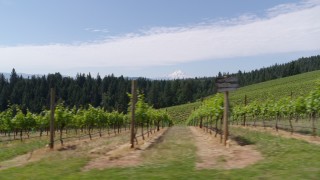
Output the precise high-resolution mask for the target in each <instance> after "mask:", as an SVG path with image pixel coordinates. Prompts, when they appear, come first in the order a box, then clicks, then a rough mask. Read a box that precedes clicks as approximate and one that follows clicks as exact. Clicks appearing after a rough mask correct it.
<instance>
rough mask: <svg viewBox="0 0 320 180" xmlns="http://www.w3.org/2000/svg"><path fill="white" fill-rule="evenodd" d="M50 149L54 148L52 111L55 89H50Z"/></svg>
mask: <svg viewBox="0 0 320 180" xmlns="http://www.w3.org/2000/svg"><path fill="white" fill-rule="evenodd" d="M50 97H51V98H50V149H53V148H54V109H55V102H54V101H55V89H54V88H51V89H50Z"/></svg>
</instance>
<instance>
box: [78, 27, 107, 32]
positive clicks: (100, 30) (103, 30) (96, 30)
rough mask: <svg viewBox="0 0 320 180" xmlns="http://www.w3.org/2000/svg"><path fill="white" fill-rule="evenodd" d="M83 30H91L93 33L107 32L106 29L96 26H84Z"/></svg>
mask: <svg viewBox="0 0 320 180" xmlns="http://www.w3.org/2000/svg"><path fill="white" fill-rule="evenodd" d="M84 30H85V31H89V32H93V33H108V32H109V30H108V29H96V28H85V29H84Z"/></svg>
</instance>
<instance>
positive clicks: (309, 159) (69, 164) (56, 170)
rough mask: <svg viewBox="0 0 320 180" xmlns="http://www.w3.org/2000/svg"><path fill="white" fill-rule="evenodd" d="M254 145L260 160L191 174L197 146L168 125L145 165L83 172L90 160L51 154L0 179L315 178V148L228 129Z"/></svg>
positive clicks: (318, 160) (318, 156) (318, 172)
mask: <svg viewBox="0 0 320 180" xmlns="http://www.w3.org/2000/svg"><path fill="white" fill-rule="evenodd" d="M231 132H232V134H233V135H236V136H241V137H243V138H245V139H247V140H248V141H250V142H253V143H254V144H255V145H256V148H257V149H258V150H259V151H261V152H262V154H263V156H264V160H261V161H260V162H258V163H257V164H255V165H251V166H249V167H246V168H243V169H234V170H214V169H212V170H196V169H195V161H196V147H195V145H194V142H193V141H194V140H193V138H192V136H191V133H190V130H189V129H188V128H187V127H173V128H172V129H170V130H169V132H168V133H167V134H166V135H165V138H164V139H163V141H162V142H161V143H159V144H157V145H156V146H154V147H153V148H152V149H150V150H147V151H145V152H144V154H143V157H144V162H145V163H144V165H141V166H138V167H132V168H112V169H106V170H92V171H89V172H82V171H81V168H82V167H83V166H84V165H85V164H86V162H87V161H88V160H89V159H88V158H86V157H85V156H81V157H74V156H70V157H60V156H59V154H53V156H51V157H50V158H46V159H43V160H41V161H40V162H37V163H32V164H29V165H27V166H24V167H16V168H11V169H7V170H3V171H0V179H318V178H319V177H320V153H319V148H320V146H318V145H313V144H309V143H306V142H304V141H301V140H295V139H285V138H281V137H276V136H272V135H270V134H267V133H262V132H255V131H247V130H245V129H240V128H239V129H238V128H232V129H231Z"/></svg>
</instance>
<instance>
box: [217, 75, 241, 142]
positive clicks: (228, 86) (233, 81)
mask: <svg viewBox="0 0 320 180" xmlns="http://www.w3.org/2000/svg"><path fill="white" fill-rule="evenodd" d="M216 86H217V87H218V92H224V112H223V144H224V145H225V146H226V145H227V140H228V136H229V128H228V125H229V123H228V117H229V114H228V113H229V91H233V90H236V89H237V88H238V87H239V84H238V78H236V77H223V78H217V79H216Z"/></svg>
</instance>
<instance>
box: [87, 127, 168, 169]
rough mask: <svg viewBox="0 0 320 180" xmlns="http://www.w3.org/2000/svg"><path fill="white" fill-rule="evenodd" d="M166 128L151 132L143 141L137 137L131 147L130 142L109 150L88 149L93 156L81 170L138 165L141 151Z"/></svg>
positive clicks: (153, 141) (154, 140) (151, 143)
mask: <svg viewBox="0 0 320 180" xmlns="http://www.w3.org/2000/svg"><path fill="white" fill-rule="evenodd" d="M167 130H168V128H164V129H161V130H160V131H159V132H156V133H153V134H151V135H150V137H149V138H147V137H146V139H145V141H143V140H142V138H141V137H139V138H138V142H139V144H137V145H136V147H135V148H134V149H131V148H130V147H131V144H130V143H126V144H122V145H119V146H115V147H114V149H112V150H111V151H108V150H104V149H103V148H97V149H93V150H92V151H90V154H91V155H93V156H94V157H95V158H94V159H93V160H92V161H90V162H89V163H88V164H87V165H86V166H85V167H84V168H83V169H82V170H83V171H89V170H91V169H100V170H101V169H105V168H110V167H130V166H136V165H139V164H140V163H141V162H142V160H141V159H142V158H141V153H142V152H143V151H144V150H146V149H148V148H150V147H152V146H153V145H154V144H156V143H157V141H158V140H159V138H160V137H162V136H163V135H164V133H165V132H166V131H167Z"/></svg>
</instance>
